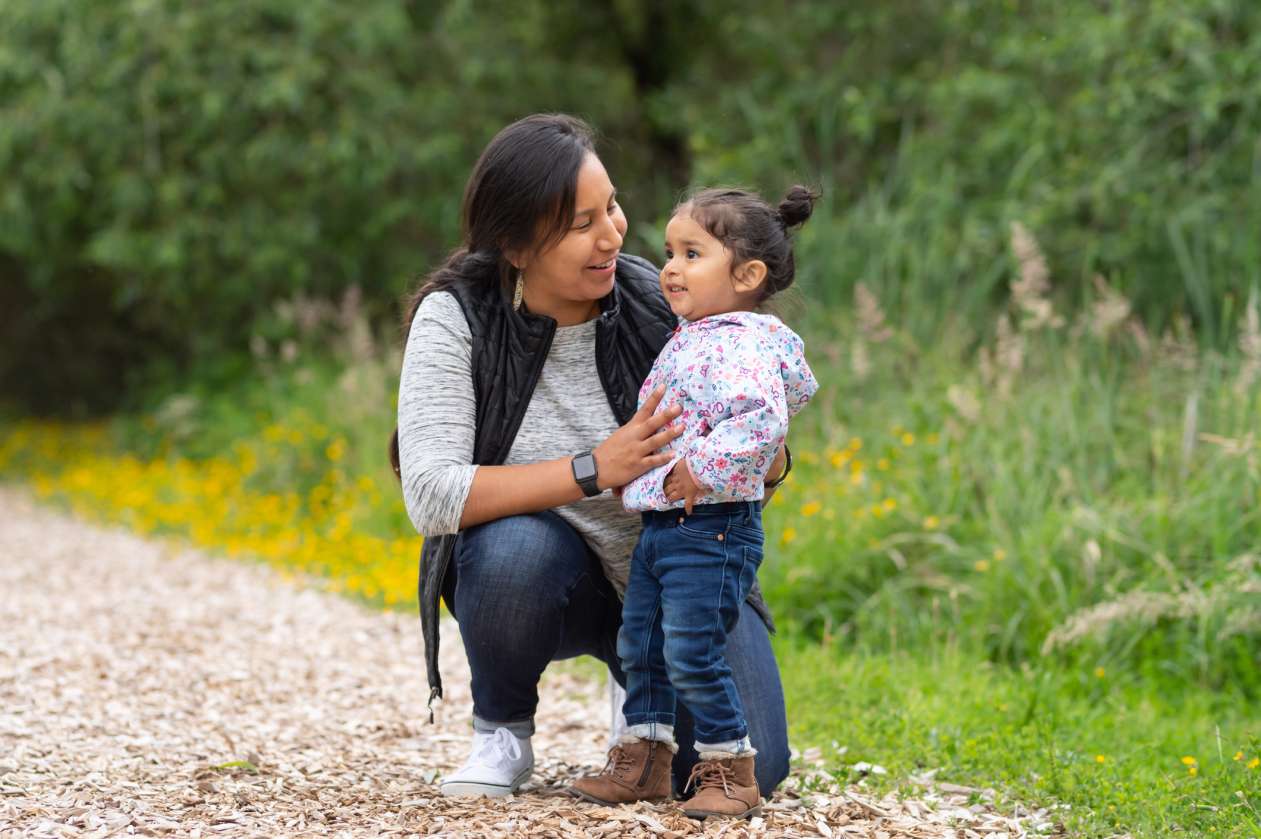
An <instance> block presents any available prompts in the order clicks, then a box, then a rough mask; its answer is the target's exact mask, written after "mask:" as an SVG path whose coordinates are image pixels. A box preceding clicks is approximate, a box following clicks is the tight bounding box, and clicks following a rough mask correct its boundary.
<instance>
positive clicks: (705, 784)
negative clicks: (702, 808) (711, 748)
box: [683, 760, 736, 795]
mask: <svg viewBox="0 0 1261 839" xmlns="http://www.w3.org/2000/svg"><path fill="white" fill-rule="evenodd" d="M735 780H736V771H735V769H733V768H732V767H731V764H730V762H729V761H727V762H724V761H718V760H702V761H700V762H699V763H697V764H696V765H695V766H693V767H692V774H691V775H689V776H688V779H687V785H686V786H685V787H684V788H683V789H684V791H686V790H689V789H691V788H692V786H693V784H695V786H696V791H697V792H700V791H701V790H704V789H717V788H718V787H722V791H723V793H724V794H725V795H731V787H732V785H733V784H734V783H735Z"/></svg>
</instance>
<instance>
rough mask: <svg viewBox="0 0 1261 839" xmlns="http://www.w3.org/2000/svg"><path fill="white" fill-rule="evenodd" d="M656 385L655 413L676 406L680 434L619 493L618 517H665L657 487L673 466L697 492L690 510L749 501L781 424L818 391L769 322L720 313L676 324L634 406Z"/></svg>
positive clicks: (779, 329) (797, 346)
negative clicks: (683, 470) (664, 459)
mask: <svg viewBox="0 0 1261 839" xmlns="http://www.w3.org/2000/svg"><path fill="white" fill-rule="evenodd" d="M660 385H665V386H666V393H665V397H664V398H663V399H662V400H661V404H660V405H659V406H658V407H657V411H658V412H661V411H663V410H665V409H666V408H668V407H669V406H670V405H674V404H676V403H677V404H679V405H681V406H682V407H683V413H682V414H681V415H680V416H679V419H678V420H677V421H678V422H682V423H684V425H685V426H686V428H687V430H686V431H684V432H683V434H682V435H680V436H679V437H677V438H676V439H675V440H674V442H673V443H672V444H671V446H670V448H671V449H672V450H673V452H674V457H673V458H672V459H671V461H670V462H669V463H667V464H664V465H662V466H659V467H657V468H656V469H652V470H650V471H648V472H646V473H644V474H643V475H640V476H639V477H638V478H636V479H635V480H633V481H631V482H630V483H629V484H627V485H626V487H625V489H624V490H623V493H622V504H623V506H624V507H625V508H626V509H627V510H634V511H642V510H668V509H671V508H674V507H682V506H683V501H682V500H680V501H673V502H672V501H668V500H667V499H666V496H665V489H664V487H663V484H664V482H665V478H666V475H668V474H669V473H670V470H671V469H673V468H674V466H675V464H677V463H678V462H679V461H680V460H682V461H684V463H685V464H686V465H687V468H688V469H690V470H691V472H692V477H693V479H694V480H695V481H696V483H697V484H699V485H700V486H701V487H702V488H703V489H705V492H704V494H703V495H702V496H701V497H700V498H698V499H696V503H697V504H714V503H719V502H723V501H756V500H760V499H761V498H762V496H763V494H764V490H763V486H762V484H763V481H765V479H766V473H767V471H768V470H769V469H770V466H771V462H772V461H773V460H774V459H775V454H776V452H778V451H779V447H780V446H781V445H782V444H783V442H784V436H785V435H786V434H787V433H788V421H789V420H790V419H791V418H792V417H793V416H794V415H796V413H797V412H798V411H800V410H801V409H802V407H804V406H805V404H806V402H808V401H809V400H810V397H811V396H813V395H814V393H815V391H817V390H818V389H819V383H818V382H817V381H816V380H815V378H814V373H813V372H811V370H810V366H809V365H808V364H806V358H805V344H804V342H803V341H802V340H801V338H800V336H798V335H797V333H795V332H793V331H792V330H791V329H789V328H788V327H787V326H785V325H784V324H783V322H782V321H780V320H779V318H776V317H774V316H772V315H763V314H757V313H754V312H729V313H726V314H721V315H711V316H710V317H707V318H701V319H700V320H696V321H692V322H690V323H684V324H682V325H681V326H679V328H678V329H677V330H675V333H674V336H673V337H672V338H671V339H670V341H669V342H668V343H667V344H666V346H665V348H664V349H662V351H661V354H660V355H659V356H657V360H656V362H655V363H654V364H653V366H652V370H651V372H649V374H648V378H647V379H646V380H645V381H644V384H643V387H641V388H640V391H639V404H640V405H643V404H644V400H646V399H647V398H648V396H649V394H651V393H652V392H653V390H655V389H656V388H657V387H658V386H660Z"/></svg>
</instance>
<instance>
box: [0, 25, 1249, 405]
mask: <svg viewBox="0 0 1261 839" xmlns="http://www.w3.org/2000/svg"><path fill="white" fill-rule="evenodd" d="M1259 73H1261V7H1259V6H1257V4H1255V3H1252V2H1248V0H1198V2H1194V3H1182V2H1174V0H1160V2H1152V3H1141V4H1140V3H1109V4H1098V3H1091V2H1087V1H1086V0H1072V2H1069V3H1061V4H1046V3H1034V2H1028V0H1006V1H1005V2H991V1H990V0H985V2H981V1H980V0H951V2H946V3H941V2H926V1H925V0H894V2H879V3H877V2H862V3H844V4H837V3H824V2H805V3H799V2H794V3H787V2H778V3H772V4H771V5H770V6H768V5H767V4H766V3H761V2H759V3H753V2H752V0H724V2H721V3H719V2H717V0H703V2H699V3H690V4H682V5H680V4H669V3H666V2H664V0H651V2H639V3H628V2H620V0H619V2H611V3H602V4H589V3H588V4H584V3H579V2H577V0H555V2H550V3H541V2H531V3H509V2H506V0H479V2H476V3H474V2H470V0H434V2H426V3H422V2H417V0H366V2H363V3H356V4H353V5H348V4H345V3H337V2H333V0H313V2H301V3H300V2H295V0H258V2H244V0H228V1H227V2H219V3H213V4H204V3H200V4H199V3H192V4H190V3H179V2H175V0H103V2H96V3H75V2H70V0H42V1H41V2H31V1H30V0H26V1H25V2H11V3H5V4H3V6H0V391H3V392H4V393H6V394H9V395H10V397H11V398H16V399H17V400H18V402H19V403H21V404H24V405H25V406H26V407H27V408H35V409H37V410H41V411H59V412H68V411H73V410H77V409H85V408H87V409H90V408H101V407H107V406H109V405H111V404H117V403H118V401H119V399H120V397H122V396H124V395H127V394H130V393H134V392H135V389H134V387H133V386H135V385H137V384H140V383H148V384H150V385H152V384H153V383H154V382H155V381H157V382H158V383H160V384H163V385H165V384H168V383H170V382H171V381H178V380H179V378H180V376H181V375H182V373H183V371H185V370H186V369H187V364H188V362H189V361H190V360H200V361H203V362H204V360H205V359H206V358H208V357H211V356H215V355H223V354H228V353H241V352H243V351H244V348H245V347H246V346H247V345H248V342H249V339H250V337H251V336H252V335H253V334H255V333H256V332H257V331H258V330H259V329H260V322H266V321H269V320H274V318H273V309H274V306H275V304H276V302H277V301H279V300H286V299H290V298H292V297H294V296H297V295H305V296H307V297H314V298H326V299H335V298H337V297H339V296H340V295H341V294H342V293H343V292H344V291H345V289H347V288H349V287H351V286H358V287H359V288H361V289H362V292H363V295H364V299H365V301H366V303H367V305H368V309H369V311H370V312H371V313H372V314H373V316H374V318H375V319H376V322H377V323H380V324H386V323H389V322H391V321H393V320H394V318H395V317H396V314H397V301H398V298H399V296H400V295H401V294H402V292H403V291H404V289H405V288H406V287H407V286H409V285H410V284H411V282H412V281H413V280H414V278H416V277H417V276H418V275H420V274H423V273H424V272H425V271H426V270H427V269H428V268H429V267H431V266H432V265H433V264H434V263H435V262H436V261H437V260H438V259H439V258H440V257H441V255H442V254H443V253H444V252H445V251H446V250H448V249H449V248H451V247H452V246H454V245H455V244H456V242H457V240H458V236H459V231H458V230H457V229H456V227H457V223H458V204H459V199H460V193H461V189H462V185H463V182H464V180H465V178H466V176H467V173H468V171H469V168H470V166H471V164H472V162H473V159H474V157H475V155H476V154H477V152H478V151H479V150H480V149H481V147H482V146H483V145H484V144H485V142H486V141H487V140H488V139H489V137H490V136H491V135H492V134H493V133H494V132H495V131H496V130H497V129H498V128H499V127H501V126H503V125H504V124H506V123H507V122H508V121H510V120H512V119H514V118H516V117H519V116H521V115H523V114H526V113H529V112H532V111H539V110H568V111H573V112H576V113H579V114H581V115H583V116H585V117H587V118H588V119H589V120H591V121H592V122H593V123H594V124H595V125H596V126H597V127H598V128H599V129H601V131H602V133H603V134H604V136H605V137H606V138H607V142H606V143H605V145H604V155H605V157H606V162H608V164H609V166H610V169H611V171H612V173H613V176H614V178H615V181H616V182H617V183H618V184H619V186H620V187H621V188H622V190H623V193H624V195H625V198H626V205H627V207H628V210H629V214H630V217H631V220H632V228H631V229H632V236H631V241H630V243H629V245H628V248H629V249H631V250H637V251H639V252H641V253H647V254H648V255H652V254H654V253H655V252H656V250H657V249H658V247H659V243H658V241H657V240H658V238H659V235H658V233H657V231H656V229H655V228H654V226H653V225H654V223H655V222H657V221H659V220H660V219H661V218H662V217H663V215H664V214H665V213H666V212H667V211H668V209H669V207H670V205H671V203H672V201H673V199H674V197H675V194H676V192H677V191H678V190H679V189H680V188H682V187H683V186H684V185H685V184H686V183H688V182H689V181H690V182H693V183H715V182H733V181H741V182H746V183H749V184H750V185H753V186H756V187H759V188H762V189H764V190H766V191H767V192H768V193H771V194H774V193H777V192H779V191H781V190H782V189H784V187H785V186H787V184H788V183H789V182H790V181H793V180H798V179H800V180H807V181H811V182H816V183H818V184H820V185H821V186H823V188H824V190H825V192H826V195H827V198H826V200H825V201H824V202H823V204H822V205H821V207H820V212H819V214H818V217H817V218H816V219H815V220H813V221H811V223H810V224H809V225H808V226H807V227H806V228H805V230H804V232H803V234H802V237H801V253H800V260H799V264H800V265H802V268H803V271H802V273H803V278H804V283H803V285H804V287H805V289H806V294H807V295H808V296H810V297H812V298H817V299H821V300H824V301H827V302H831V303H836V302H838V301H845V300H848V294H849V290H850V288H851V287H852V286H853V284H855V283H856V282H858V281H863V282H865V283H866V284H867V286H868V287H869V288H871V289H872V290H873V291H875V292H876V294H877V296H878V297H879V298H880V299H881V300H882V301H883V302H884V304H885V305H886V306H887V307H889V309H890V311H891V312H893V313H894V314H896V315H897V317H898V319H899V321H900V322H903V323H905V324H907V326H908V327H909V329H910V331H911V333H912V334H914V335H916V336H918V337H919V338H921V339H923V338H929V337H934V336H936V335H937V334H938V333H939V331H940V329H941V325H942V323H943V320H944V319H943V315H944V313H946V312H955V313H958V314H959V315H961V317H960V318H958V319H956V320H954V321H953V323H954V324H956V325H957V324H959V323H967V324H969V327H968V330H969V332H972V333H977V332H979V333H982V334H983V333H984V332H986V331H987V330H986V329H985V327H984V324H986V323H988V322H989V315H990V313H991V312H992V310H993V308H994V306H995V305H996V304H1001V303H1002V301H1003V299H1004V297H1005V293H1006V290H1005V288H1004V283H1003V278H1004V276H1005V275H1006V273H1007V271H1008V269H1009V267H1010V256H1009V255H1008V251H1007V247H1006V241H1007V231H1008V228H1009V224H1010V223H1011V222H1012V221H1021V222H1022V223H1024V224H1025V225H1026V226H1027V227H1028V228H1029V229H1031V230H1032V231H1033V233H1034V234H1035V235H1036V236H1037V238H1038V239H1039V240H1040V241H1041V242H1042V243H1043V246H1044V249H1045V251H1046V253H1047V257H1048V260H1049V262H1050V268H1051V274H1052V277H1053V280H1054V282H1055V284H1056V287H1057V289H1059V291H1060V292H1061V294H1062V295H1063V296H1064V297H1065V298H1066V299H1067V300H1068V301H1070V302H1080V301H1081V300H1082V299H1083V297H1084V295H1085V289H1086V288H1087V287H1088V285H1087V284H1088V282H1089V280H1090V278H1091V277H1092V276H1093V275H1094V274H1096V273H1099V274H1102V275H1104V276H1105V277H1107V278H1108V280H1109V281H1110V282H1111V283H1112V284H1113V285H1114V286H1116V287H1118V288H1120V289H1121V290H1122V291H1124V292H1126V293H1127V294H1128V295H1129V296H1130V297H1131V298H1132V299H1133V300H1134V302H1135V306H1136V309H1137V311H1138V312H1140V313H1141V314H1142V315H1143V317H1144V318H1145V319H1146V321H1147V323H1148V324H1149V326H1152V327H1154V329H1155V330H1156V331H1157V332H1159V331H1160V330H1161V329H1163V327H1164V326H1165V324H1166V323H1167V322H1169V321H1170V320H1171V319H1172V318H1173V317H1174V316H1175V315H1178V314H1186V315H1187V316H1190V317H1192V318H1193V319H1194V321H1195V323H1196V325H1197V331H1198V332H1199V334H1200V335H1201V336H1203V338H1204V339H1206V341H1207V342H1208V343H1210V344H1214V343H1215V344H1217V345H1219V346H1220V345H1222V344H1223V342H1224V341H1226V340H1227V339H1228V338H1229V332H1230V323H1231V321H1232V320H1233V314H1234V312H1237V310H1238V308H1239V306H1240V304H1241V302H1242V300H1243V299H1244V298H1245V297H1246V295H1247V292H1248V290H1249V289H1250V288H1252V287H1255V286H1258V285H1261V275H1259V272H1261V268H1259V267H1258V266H1261V237H1258V236H1256V235H1255V231H1256V230H1258V229H1261V189H1259V188H1258V186H1259V184H1258V177H1261V175H1258V173H1259V172H1261V167H1258V166H1257V165H1256V157H1257V149H1256V144H1255V138H1256V136H1257V133H1258V128H1261V109H1259V107H1258V105H1259V103H1261V86H1258V85H1256V84H1255V79H1256V78H1257V77H1258V75H1259ZM1232 307H1233V308H1232ZM977 324H981V326H979V327H978V326H977Z"/></svg>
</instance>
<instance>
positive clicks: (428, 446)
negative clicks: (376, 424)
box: [398, 292, 477, 536]
mask: <svg viewBox="0 0 1261 839" xmlns="http://www.w3.org/2000/svg"><path fill="white" fill-rule="evenodd" d="M472 371H473V336H472V333H471V332H470V331H469V328H468V322H467V321H466V320H465V319H464V311H463V310H462V309H461V308H460V304H459V302H458V301H457V300H456V299H455V298H454V297H453V296H452V295H451V294H449V293H447V292H436V293H434V294H431V295H429V296H428V297H426V298H425V299H424V301H423V302H422V303H421V304H420V308H419V309H418V310H417V312H416V317H415V319H414V320H413V321H412V328H411V333H410V334H409V336H408V338H407V349H406V350H405V351H404V353H403V372H402V376H401V378H400V380H399V389H398V452H399V467H400V469H399V471H400V473H401V475H402V481H403V501H404V504H405V506H406V507H407V515H408V516H409V517H410V518H411V520H412V524H413V525H415V527H416V530H417V531H418V532H419V533H421V534H422V535H424V536H438V535H442V534H447V533H456V532H458V531H459V529H460V518H461V517H462V516H463V515H464V505H465V503H466V502H467V501H468V494H469V490H470V489H472V486H473V475H474V473H475V472H476V471H477V467H476V466H475V465H473V434H474V425H475V423H476V408H475V404H474V396H473V372H472Z"/></svg>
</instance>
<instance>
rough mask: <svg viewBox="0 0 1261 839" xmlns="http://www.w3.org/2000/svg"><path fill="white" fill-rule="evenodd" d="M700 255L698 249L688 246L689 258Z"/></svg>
mask: <svg viewBox="0 0 1261 839" xmlns="http://www.w3.org/2000/svg"><path fill="white" fill-rule="evenodd" d="M698 256H700V254H699V253H697V252H696V251H694V250H692V249H691V248H688V249H687V258H688V259H696V258H697V257H698Z"/></svg>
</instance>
